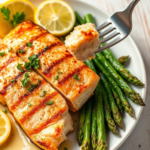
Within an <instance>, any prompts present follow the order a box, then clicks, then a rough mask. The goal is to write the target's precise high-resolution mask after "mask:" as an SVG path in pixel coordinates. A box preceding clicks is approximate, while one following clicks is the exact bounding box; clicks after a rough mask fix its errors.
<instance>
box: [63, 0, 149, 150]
mask: <svg viewBox="0 0 150 150" xmlns="http://www.w3.org/2000/svg"><path fill="white" fill-rule="evenodd" d="M64 1H75V2H77V1H80V2H82V3H85V4H89V5H91V6H92V7H93V8H94V9H95V8H97V9H99V10H100V11H102V13H104V14H105V15H106V16H108V18H109V17H110V16H111V15H110V14H109V13H108V12H107V11H106V10H104V9H103V8H101V7H98V6H97V5H96V4H95V3H92V2H90V1H85V0H64ZM127 38H128V39H129V40H130V42H131V44H132V45H133V47H134V48H135V49H136V51H137V54H138V55H139V59H140V63H141V65H142V68H143V82H144V83H145V85H144V88H145V89H144V90H143V91H144V92H143V101H144V102H145V100H146V93H147V75H146V67H145V63H144V60H143V57H142V55H141V52H140V50H139V48H138V46H137V45H136V43H135V42H134V40H133V38H132V37H131V36H130V35H129V36H128V37H127ZM143 109H144V107H141V108H140V112H139V115H138V116H136V118H135V120H136V121H135V123H134V124H133V126H132V128H131V129H130V131H129V132H128V133H127V135H126V136H125V138H124V139H123V140H122V141H121V142H120V143H119V144H118V146H116V148H115V149H118V148H119V147H120V146H121V145H122V144H123V143H124V142H125V141H126V140H127V138H128V137H129V136H130V135H131V133H132V131H133V130H134V128H135V126H136V125H137V123H138V121H139V119H140V117H141V114H142V112H143Z"/></svg>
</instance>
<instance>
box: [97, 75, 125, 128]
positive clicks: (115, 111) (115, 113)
mask: <svg viewBox="0 0 150 150" xmlns="http://www.w3.org/2000/svg"><path fill="white" fill-rule="evenodd" d="M100 77H101V80H102V82H103V84H104V87H105V90H106V92H107V95H108V100H109V104H110V108H111V110H112V113H113V117H114V120H115V122H116V123H117V124H118V126H119V127H120V128H121V129H123V128H124V125H123V121H122V117H121V115H120V112H119V110H118V107H117V106H116V104H115V100H114V98H113V95H112V91H111V88H110V86H109V83H108V81H107V79H106V78H105V77H104V75H103V74H102V73H100Z"/></svg>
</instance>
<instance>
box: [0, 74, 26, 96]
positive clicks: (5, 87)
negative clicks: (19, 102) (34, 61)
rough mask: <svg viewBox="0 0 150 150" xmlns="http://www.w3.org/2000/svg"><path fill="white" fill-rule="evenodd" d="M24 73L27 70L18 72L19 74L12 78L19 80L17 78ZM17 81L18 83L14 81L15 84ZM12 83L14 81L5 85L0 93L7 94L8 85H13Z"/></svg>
mask: <svg viewBox="0 0 150 150" xmlns="http://www.w3.org/2000/svg"><path fill="white" fill-rule="evenodd" d="M24 73H25V71H24V72H21V73H19V74H18V75H17V76H15V78H13V79H12V80H17V79H19V78H21V77H22V76H23V74H24ZM15 83H16V82H14V83H13V84H15ZM11 85H12V83H8V84H7V85H5V86H4V87H3V89H2V90H1V91H0V94H1V95H5V94H6V91H7V89H8V87H9V86H11Z"/></svg>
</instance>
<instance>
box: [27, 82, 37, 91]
mask: <svg viewBox="0 0 150 150" xmlns="http://www.w3.org/2000/svg"><path fill="white" fill-rule="evenodd" d="M38 86H39V84H31V85H30V87H29V89H28V91H29V92H31V91H33V90H34V88H36V87H38Z"/></svg>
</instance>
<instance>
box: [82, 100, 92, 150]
mask: <svg viewBox="0 0 150 150" xmlns="http://www.w3.org/2000/svg"><path fill="white" fill-rule="evenodd" d="M91 117H92V98H90V99H89V100H88V102H87V107H86V114H85V123H84V128H83V142H82V146H81V149H82V150H89V149H90V136H91Z"/></svg>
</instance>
